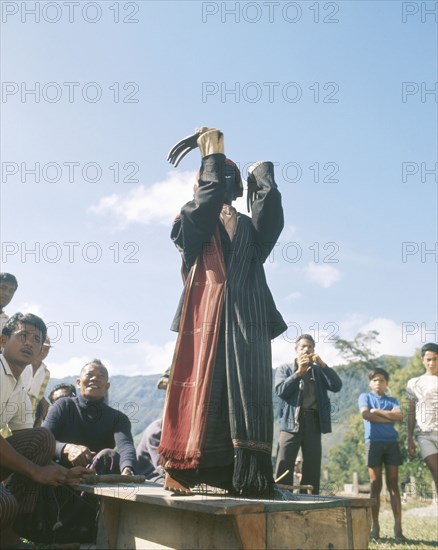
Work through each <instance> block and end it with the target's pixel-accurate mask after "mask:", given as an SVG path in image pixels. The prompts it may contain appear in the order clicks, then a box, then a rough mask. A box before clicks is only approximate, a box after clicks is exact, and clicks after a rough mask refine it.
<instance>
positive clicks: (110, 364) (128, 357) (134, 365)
mask: <svg viewBox="0 0 438 550" xmlns="http://www.w3.org/2000/svg"><path fill="white" fill-rule="evenodd" d="M55 346H56V344H55ZM174 349H175V341H170V342H166V343H165V344H163V345H161V346H160V345H157V344H152V343H151V342H139V343H138V344H132V345H130V346H126V347H125V348H124V349H123V351H121V352H120V354H119V353H118V351H117V350H113V351H112V352H111V360H109V359H107V353H108V350H106V351H103V350H102V352H101V354H100V355H98V357H100V358H101V360H102V361H103V363H104V364H105V365H106V367H107V368H108V372H109V374H110V376H115V375H123V376H138V375H149V374H160V373H163V372H164V371H165V370H166V369H167V368H168V367H169V366H170V365H171V363H172V358H173V351H174ZM55 351H56V349H54V351H53V352H52V354H54V353H55ZM94 356H95V355H93V356H90V355H83V356H79V357H72V358H69V359H67V360H66V361H60V362H53V361H52V360H51V355H50V354H49V356H48V358H47V361H46V363H47V366H48V368H49V370H50V373H51V377H52V378H64V377H65V376H76V375H77V374H79V372H80V370H81V368H82V367H83V366H84V365H85V364H86V363H88V362H89V361H90V360H91V359H92V358H93V357H94Z"/></svg>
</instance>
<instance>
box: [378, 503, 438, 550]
mask: <svg viewBox="0 0 438 550" xmlns="http://www.w3.org/2000/svg"><path fill="white" fill-rule="evenodd" d="M402 506H403V511H402V527H403V534H404V536H405V537H406V539H407V541H406V542H403V543H396V542H395V540H394V531H393V528H394V519H393V515H392V511H391V506H390V504H389V503H387V502H384V501H383V499H382V503H381V508H380V516H379V521H380V537H381V538H380V539H379V540H377V541H370V545H369V548H370V549H371V550H383V549H391V550H407V549H409V550H426V549H427V550H430V549H431V548H437V547H438V513H437V508H438V504H436V503H435V504H434V505H433V506H434V507H435V508H433V507H432V501H428V502H424V501H417V500H409V501H408V502H407V503H403V504H402Z"/></svg>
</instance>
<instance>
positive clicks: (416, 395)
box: [406, 373, 438, 433]
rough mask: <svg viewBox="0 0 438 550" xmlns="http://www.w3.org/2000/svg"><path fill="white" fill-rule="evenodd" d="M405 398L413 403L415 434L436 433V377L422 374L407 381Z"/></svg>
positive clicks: (437, 403)
mask: <svg viewBox="0 0 438 550" xmlns="http://www.w3.org/2000/svg"><path fill="white" fill-rule="evenodd" d="M406 397H407V398H408V400H410V401H415V404H416V407H415V433H421V432H433V431H438V376H434V375H433V374H427V373H425V374H423V375H421V376H417V378H411V379H410V380H408V384H407V387H406Z"/></svg>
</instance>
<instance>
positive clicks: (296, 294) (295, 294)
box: [286, 290, 302, 302]
mask: <svg viewBox="0 0 438 550" xmlns="http://www.w3.org/2000/svg"><path fill="white" fill-rule="evenodd" d="M301 296H302V294H301V292H299V291H298V290H296V291H295V292H291V293H290V294H288V295H287V296H286V302H294V301H295V300H299V299H300V298H301Z"/></svg>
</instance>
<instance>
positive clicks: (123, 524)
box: [97, 497, 241, 550]
mask: <svg viewBox="0 0 438 550" xmlns="http://www.w3.org/2000/svg"><path fill="white" fill-rule="evenodd" d="M103 499H104V501H105V500H107V499H106V497H103ZM232 522H233V517H231V516H217V515H209V514H201V513H197V512H192V511H187V510H182V509H177V508H163V507H158V506H154V505H151V504H145V503H138V502H130V501H127V502H122V503H121V510H120V520H119V530H118V535H117V541H116V544H115V545H113V546H97V547H98V548H117V549H125V548H126V549H132V548H135V549H151V548H153V549H171V548H172V549H177V550H193V549H197V550H201V549H205V548H208V549H211V550H224V549H226V550H239V549H240V548H241V543H240V540H239V538H238V537H237V534H236V532H235V530H234V529H233V523H232Z"/></svg>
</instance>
